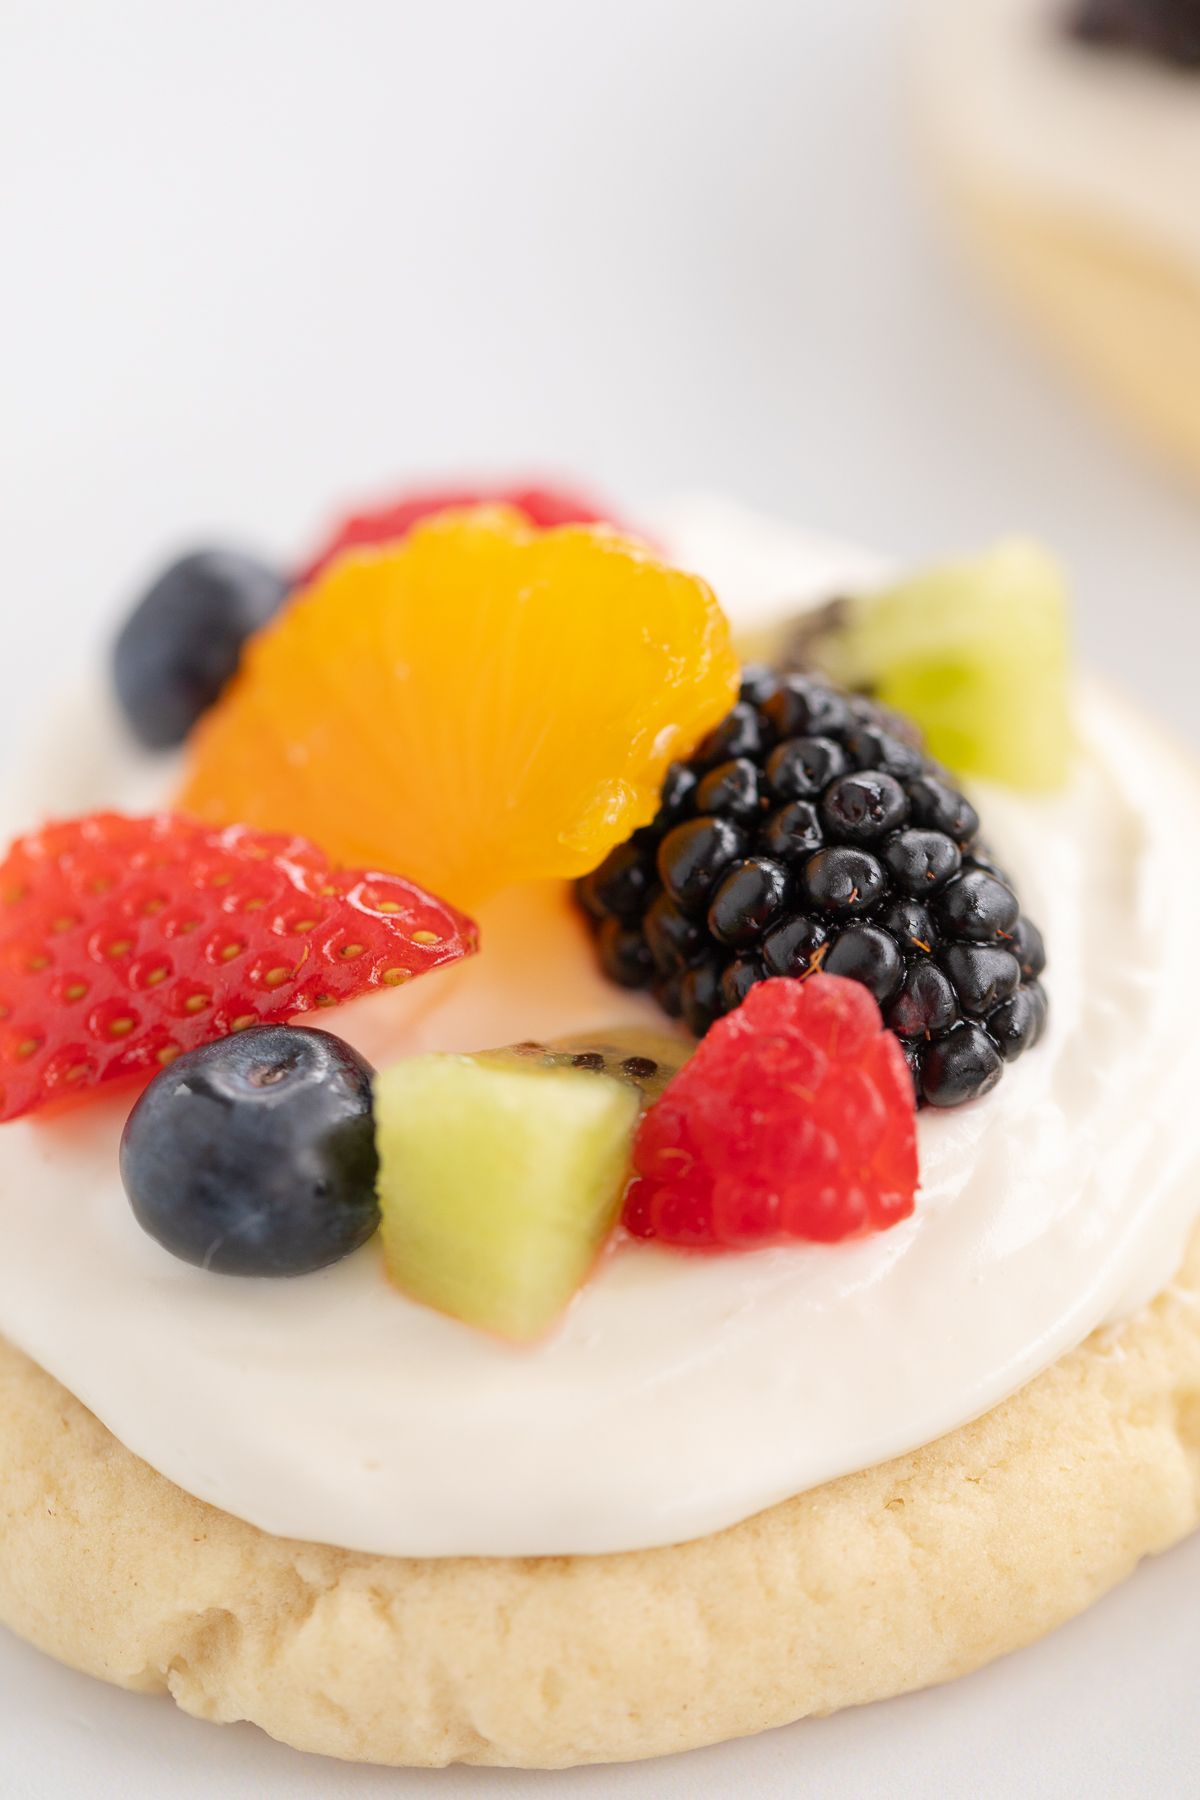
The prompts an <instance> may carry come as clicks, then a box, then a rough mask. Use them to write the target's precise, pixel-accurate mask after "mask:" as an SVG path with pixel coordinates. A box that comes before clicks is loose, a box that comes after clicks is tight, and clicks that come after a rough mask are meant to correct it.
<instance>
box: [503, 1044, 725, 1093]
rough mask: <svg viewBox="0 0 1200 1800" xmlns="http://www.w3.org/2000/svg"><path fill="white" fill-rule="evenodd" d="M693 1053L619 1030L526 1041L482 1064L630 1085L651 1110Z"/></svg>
mask: <svg viewBox="0 0 1200 1800" xmlns="http://www.w3.org/2000/svg"><path fill="white" fill-rule="evenodd" d="M694 1048H695V1046H694V1044H692V1043H690V1042H689V1041H688V1040H687V1039H685V1038H682V1037H675V1036H672V1035H671V1034H670V1033H669V1032H665V1031H651V1030H649V1029H647V1028H645V1027H643V1026H638V1025H634V1026H627V1025H622V1026H616V1027H613V1028H612V1029H610V1030H605V1031H591V1032H588V1031H583V1032H573V1033H571V1034H570V1035H569V1036H567V1037H556V1038H548V1039H546V1040H545V1041H544V1042H540V1041H534V1040H533V1039H530V1040H528V1041H527V1042H525V1043H523V1044H510V1045H507V1046H506V1047H505V1048H504V1049H503V1050H488V1051H485V1052H484V1053H483V1056H482V1058H481V1060H485V1061H487V1062H493V1063H498V1064H500V1065H501V1066H503V1067H505V1068H517V1067H520V1068H530V1067H533V1068H543V1069H579V1070H582V1071H584V1072H585V1073H588V1074H597V1075H611V1076H613V1077H614V1078H615V1079H616V1080H617V1081H625V1082H628V1083H629V1084H630V1085H631V1086H632V1087H634V1088H636V1089H637V1091H638V1093H639V1094H640V1095H641V1097H642V1105H643V1106H649V1105H651V1104H652V1103H653V1102H654V1101H655V1100H657V1099H658V1097H659V1095H660V1094H661V1093H662V1091H663V1089H664V1088H665V1087H666V1085H667V1083H668V1081H670V1079H671V1077H672V1075H675V1074H677V1073H678V1071H679V1070H680V1069H681V1068H682V1067H683V1064H684V1063H685V1061H686V1060H687V1058H688V1057H689V1056H690V1055H691V1053H692V1050H693V1049H694Z"/></svg>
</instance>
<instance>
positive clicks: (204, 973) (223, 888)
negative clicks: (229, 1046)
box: [0, 813, 478, 1120]
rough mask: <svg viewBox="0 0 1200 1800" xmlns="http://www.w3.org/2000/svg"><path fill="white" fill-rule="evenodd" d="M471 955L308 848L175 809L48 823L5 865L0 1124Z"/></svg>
mask: <svg viewBox="0 0 1200 1800" xmlns="http://www.w3.org/2000/svg"><path fill="white" fill-rule="evenodd" d="M477 941H478V933H477V931H476V927H475V925H474V924H473V923H472V922H471V920H470V919H468V918H466V917H465V916H464V915H463V914H462V913H460V912H458V911H456V910H455V909H454V908H453V907H452V906H448V905H447V904H446V903H445V902H444V901H442V900H438V899H437V898H435V896H434V895H432V894H429V893H427V892H426V891H425V890H424V889H423V888H420V887H417V886H416V885H415V884H414V883H413V882H411V881H406V880H404V879H403V878H402V877H401V876H398V875H384V874H375V873H368V872H366V871H363V870H353V869H335V868H333V867H332V866H331V865H330V863H329V861H328V859H327V858H326V857H325V856H324V854H323V853H322V852H321V851H320V850H318V849H317V847H316V846H315V845H314V844H311V843H309V842H308V841H307V840H306V839H304V838H292V837H285V836H277V835H274V834H271V833H268V832H261V831H250V830H248V829H246V828H245V827H242V826H236V825H235V826H230V827H227V828H225V829H223V830H214V829H212V828H211V827H209V826H205V825H202V824H199V823H198V822H197V821H195V820H192V819H187V818H183V817H180V816H179V815H177V814H171V813H160V814H156V815H155V816H153V817H151V818H144V819H131V818H126V817H124V816H123V815H121V814H119V813H95V814H92V815H91V816H90V817H88V818H83V819H73V820H70V821H69V822H67V823H65V824H58V825H51V826H48V827H47V828H46V829H45V830H44V831H40V832H35V833H33V834H32V835H31V836H29V837H24V838H19V839H18V840H17V842H16V843H15V844H14V845H13V846H12V848H11V849H10V850H9V852H8V855H7V857H6V858H5V860H4V862H3V864H0V1120H5V1119H15V1118H17V1117H18V1116H19V1115H21V1114H22V1113H27V1112H31V1111H33V1110H34V1109H35V1108H37V1107H39V1106H44V1105H45V1104H47V1102H49V1101H52V1100H56V1099H60V1098H62V1097H64V1096H65V1095H68V1094H71V1093H79V1092H82V1091H86V1090H88V1089H90V1088H93V1087H96V1086H98V1085H99V1084H100V1083H102V1082H107V1081H115V1080H118V1079H120V1078H121V1077H122V1076H130V1075H135V1074H141V1073H145V1072H153V1071H154V1070H156V1069H159V1068H162V1067H164V1066H165V1065H166V1064H167V1063H169V1062H171V1061H172V1060H173V1059H174V1058H175V1057H176V1056H178V1055H179V1053H180V1051H181V1050H191V1049H193V1048H194V1047H195V1046H196V1045H197V1044H203V1043H207V1042H209V1041H210V1040H211V1039H213V1038H218V1037H224V1036H225V1035H226V1034H227V1033H229V1032H231V1031H239V1030H241V1029H243V1028H244V1027H245V1026H247V1025H252V1024H258V1023H261V1022H264V1021H271V1020H279V1019H287V1018H290V1017H291V1016H292V1015H293V1014H295V1013H301V1012H307V1011H309V1010H311V1009H312V1008H314V1007H326V1006H335V1005H337V1004H338V1002H339V1001H342V1000H353V999H355V998H356V997H357V996H358V995H360V994H364V993H368V992H369V991H370V990H371V989H372V988H380V987H395V986H397V985H398V984H399V983H401V982H404V981H408V980H410V979H411V978H412V977H413V976H414V975H421V974H424V973H425V971H426V970H427V969H436V968H437V967H438V966H439V965H440V964H442V963H450V962H456V961H457V960H458V959H459V958H460V957H463V956H468V955H470V954H471V952H472V951H473V950H475V948H476V946H477Z"/></svg>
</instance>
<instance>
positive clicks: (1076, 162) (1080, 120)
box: [913, 0, 1200, 481]
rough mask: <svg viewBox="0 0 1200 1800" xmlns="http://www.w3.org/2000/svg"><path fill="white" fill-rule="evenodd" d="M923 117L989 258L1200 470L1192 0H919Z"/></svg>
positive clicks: (1023, 299) (1197, 54)
mask: <svg viewBox="0 0 1200 1800" xmlns="http://www.w3.org/2000/svg"><path fill="white" fill-rule="evenodd" d="M914 35H915V42H914V45H913V64H914V68H913V75H914V83H913V88H914V100H915V109H914V110H915V116H916V120H917V128H918V130H919V132H920V134H921V136H922V137H923V139H924V141H925V143H926V144H927V146H928V148H929V151H930V153H931V156H932V160H933V164H934V167H935V171H936V174H937V176H938V181H939V186H940V188H941V189H942V191H943V192H944V194H945V195H946V197H947V199H948V200H949V202H950V204H951V206H952V208H953V214H954V217H955V219H956V221H957V223H958V225H959V226H960V227H961V232H962V236H963V238H964V240H965V243H966V245H967V247H968V248H969V250H970V251H971V252H972V254H973V255H974V257H975V259H976V261H977V262H978V263H979V264H980V266H981V267H982V269H983V270H984V271H985V273H986V274H987V275H988V276H990V277H991V278H992V279H994V280H995V281H996V282H997V283H998V285H999V287H1000V288H1001V290H1002V291H1003V292H1004V293H1005V294H1006V295H1007V296H1008V297H1009V298H1010V299H1011V300H1012V301H1013V302H1014V303H1015V304H1016V306H1017V308H1018V309H1019V311H1020V312H1021V313H1022V314H1023V315H1024V316H1025V317H1026V318H1027V319H1028V320H1029V321H1030V322H1031V323H1032V324H1033V326H1034V327H1035V328H1036V329H1037V330H1038V331H1040V333H1041V334H1042V336H1043V337H1044V338H1045V339H1046V340H1047V342H1048V343H1049V344H1050V345H1051V347H1052V348H1053V349H1054V350H1055V351H1057V352H1058V353H1059V354H1060V355H1061V356H1062V357H1063V359H1064V361H1065V363H1066V365H1067V366H1068V367H1069V368H1071V369H1072V370H1074V371H1075V372H1076V373H1077V374H1078V375H1079V376H1080V377H1081V378H1082V380H1083V381H1084V383H1085V384H1086V385H1087V386H1088V387H1090V388H1091V389H1093V390H1094V391H1095V392H1096V393H1097V394H1098V395H1099V396H1100V398H1101V399H1102V401H1103V402H1105V403H1107V404H1108V405H1109V406H1110V407H1111V408H1112V409H1114V410H1115V411H1116V412H1117V413H1118V414H1120V415H1121V416H1123V417H1124V418H1125V419H1127V420H1129V421H1130V422H1131V423H1132V424H1133V426H1134V427H1135V429H1136V430H1137V432H1138V433H1139V435H1140V436H1141V437H1142V438H1143V439H1144V440H1145V441H1146V442H1147V443H1149V444H1150V445H1151V446H1153V447H1154V448H1155V449H1156V450H1157V451H1158V452H1160V453H1161V454H1163V455H1165V456H1166V457H1168V458H1170V459H1171V460H1172V461H1173V462H1174V463H1175V464H1176V465H1177V466H1179V467H1180V468H1182V469H1183V470H1184V471H1185V472H1186V474H1187V475H1189V476H1190V478H1191V479H1192V480H1193V481H1195V480H1200V206H1198V205H1197V203H1196V195H1197V192H1198V191H1200V0H970V4H968V5H964V4H962V0H921V4H920V6H919V7H918V8H917V9H916V12H915V33H914Z"/></svg>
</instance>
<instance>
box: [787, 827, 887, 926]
mask: <svg viewBox="0 0 1200 1800" xmlns="http://www.w3.org/2000/svg"><path fill="white" fill-rule="evenodd" d="M803 883H804V892H805V894H806V896H807V898H808V900H809V901H810V902H811V904H812V905H813V906H815V907H816V908H817V910H818V912H825V913H828V914H829V915H830V916H831V917H832V918H834V919H852V918H857V917H858V916H859V914H860V913H869V912H872V911H873V910H874V909H875V907H876V906H878V904H879V902H880V901H881V900H882V899H883V896H884V895H885V894H886V893H887V891H888V879H887V875H886V873H885V871H884V867H883V864H882V863H881V862H880V861H879V858H878V857H876V856H872V855H871V854H870V852H869V851H867V850H859V849H857V848H856V847H855V846H854V845H852V844H831V845H830V846H829V848H828V849H825V850H818V851H817V853H816V855H815V856H810V857H809V859H808V861H807V862H806V863H805V865H804V875H803Z"/></svg>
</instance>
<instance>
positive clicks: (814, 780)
mask: <svg viewBox="0 0 1200 1800" xmlns="http://www.w3.org/2000/svg"><path fill="white" fill-rule="evenodd" d="M849 767H850V758H849V757H848V756H847V755H846V752H845V750H843V748H842V746H841V745H840V744H837V743H835V742H834V740H833V739H832V738H827V737H798V738H786V739H785V740H784V742H783V743H782V744H780V745H779V746H778V747H777V748H776V749H774V750H772V752H771V754H770V756H769V757H768V758H767V782H768V784H769V786H770V789H771V792H772V793H773V794H774V796H775V798H776V799H777V800H819V799H820V797H821V795H822V794H823V793H824V792H825V790H826V788H827V787H828V786H829V784H830V782H831V781H834V780H836V778H837V777H838V776H839V775H844V774H845V772H846V770H847V769H848V768H849Z"/></svg>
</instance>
